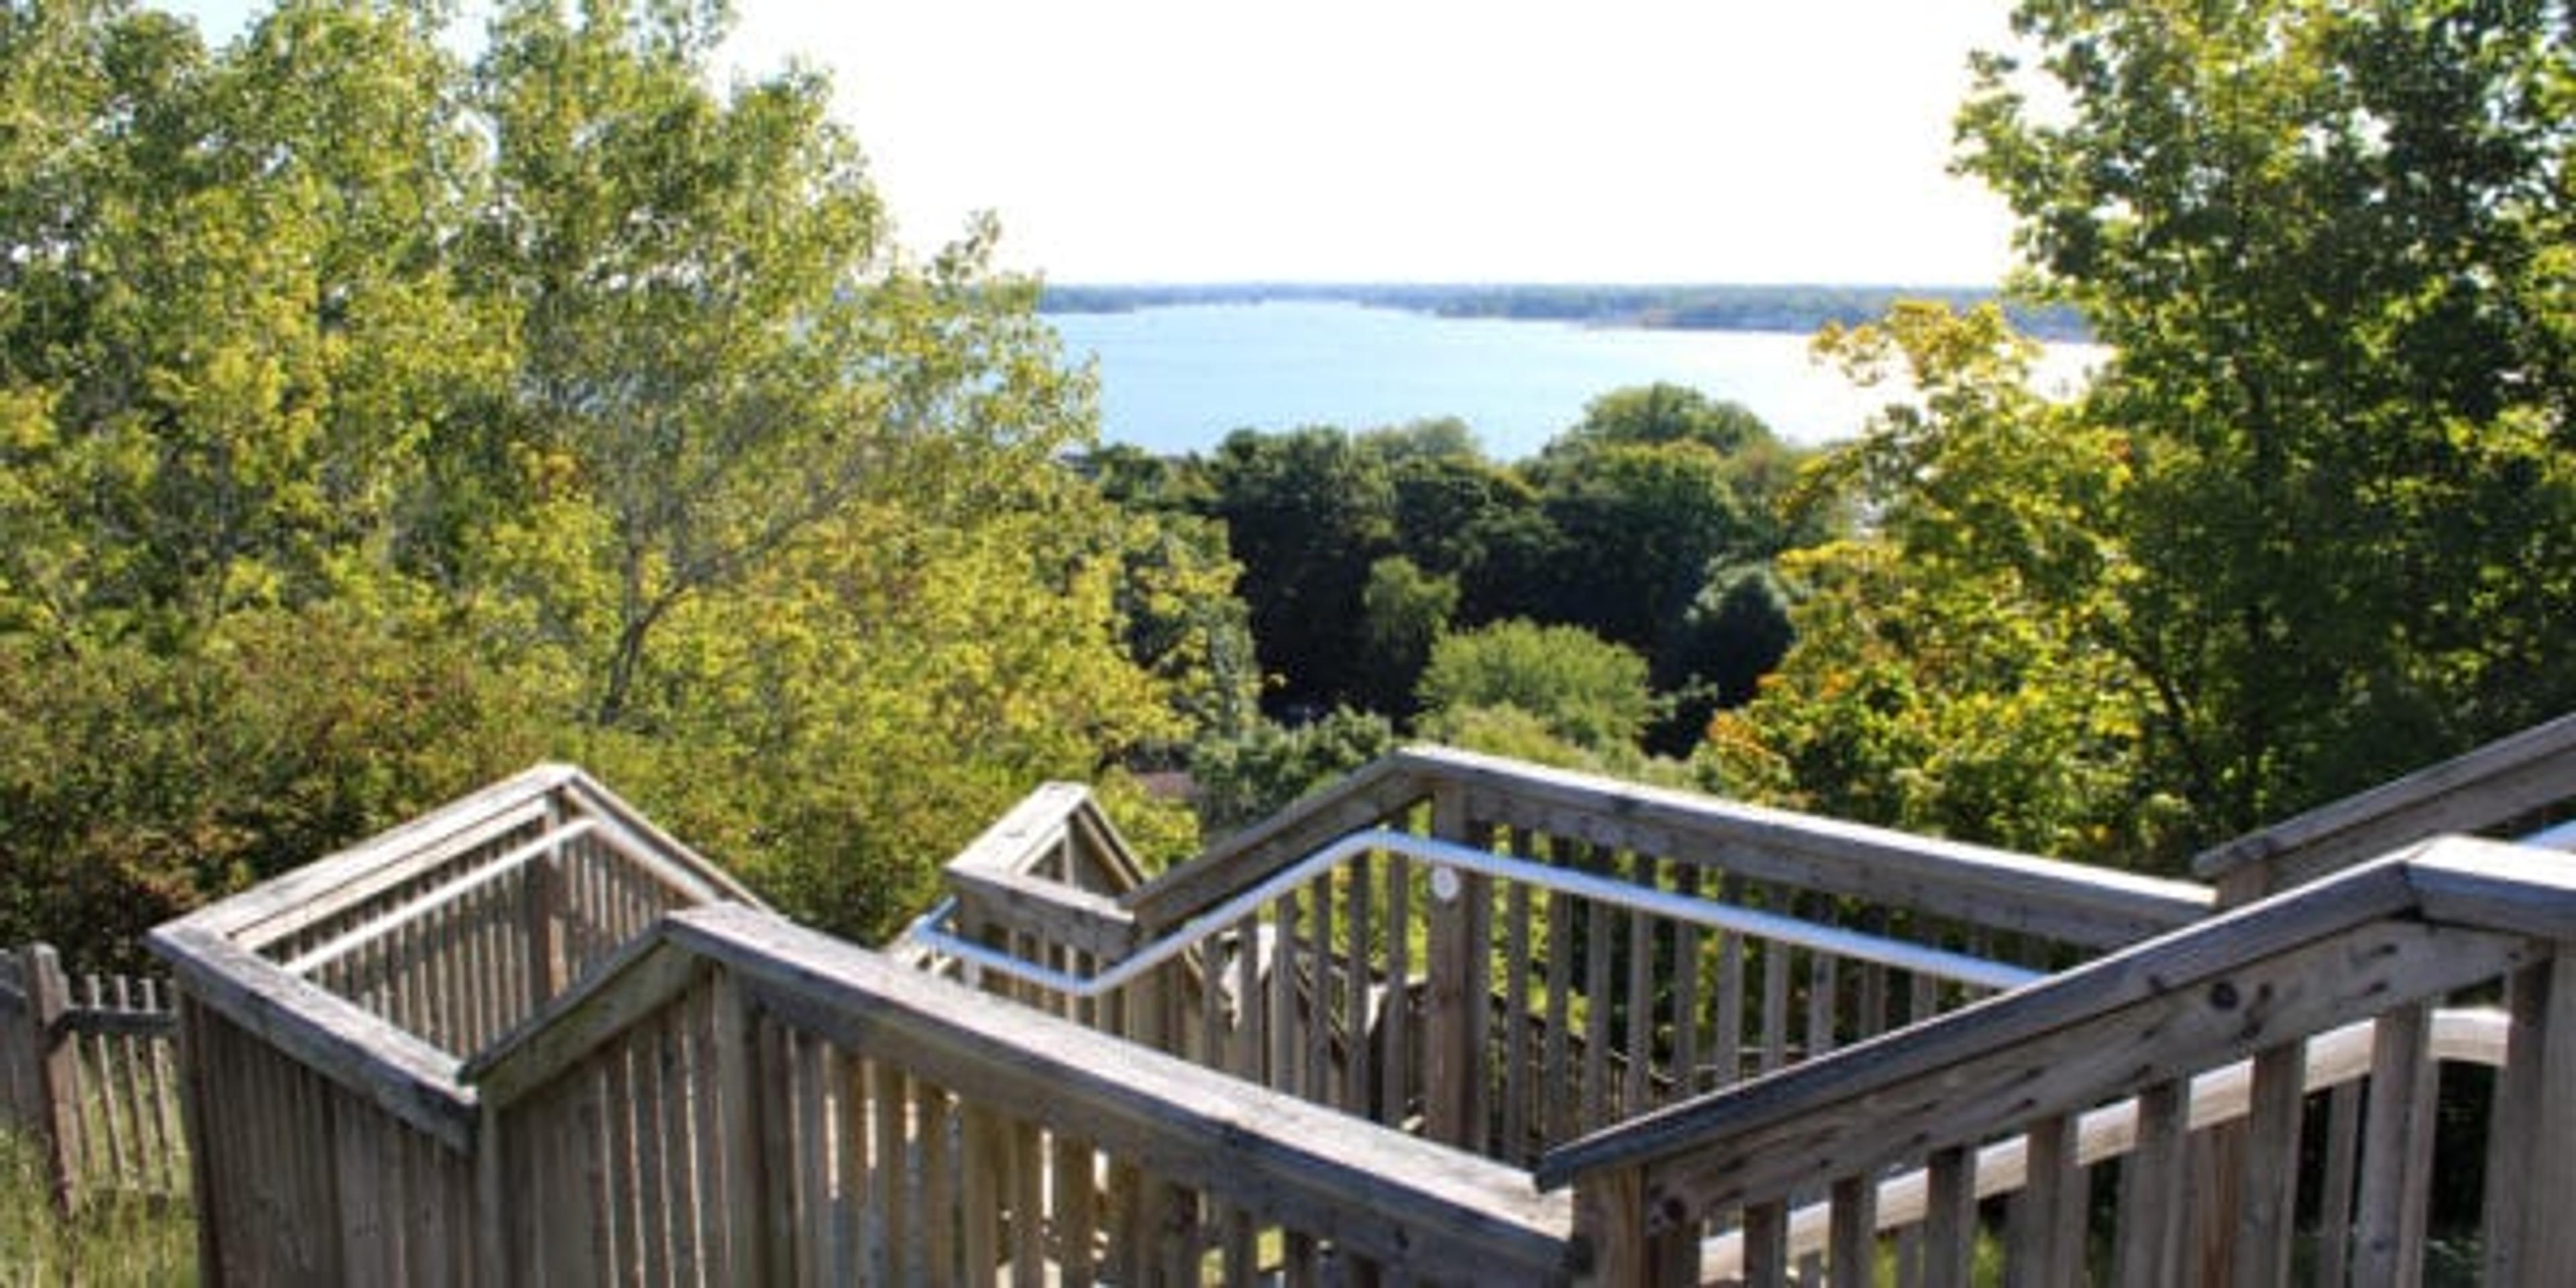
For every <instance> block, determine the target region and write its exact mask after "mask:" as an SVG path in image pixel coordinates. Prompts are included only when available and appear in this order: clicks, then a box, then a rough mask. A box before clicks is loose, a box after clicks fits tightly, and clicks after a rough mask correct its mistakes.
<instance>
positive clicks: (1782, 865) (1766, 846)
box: [1396, 748, 2214, 947]
mask: <svg viewBox="0 0 2576 1288" xmlns="http://www.w3.org/2000/svg"><path fill="white" fill-rule="evenodd" d="M1396 759H1399V760H1400V761H1401V762H1402V763H1404V764H1407V765H1410V766H1412V767H1413V768H1414V769H1415V770H1416V772H1418V773H1420V774H1421V775H1422V776H1423V777H1425V778H1427V779H1431V780H1433V781H1437V782H1443V783H1457V784H1460V785H1463V786H1465V787H1466V788H1467V789H1468V791H1469V808H1470V809H1471V810H1472V811H1473V812H1474V813H1476V814H1477V815H1478V816H1480V817H1486V818H1491V819H1492V820H1494V821H1495V822H1497V823H1502V824H1505V825H1509V826H1516V827H1517V826H1527V827H1532V828H1536V829H1539V830H1543V831H1547V832H1551V833H1554V834H1557V835H1562V836H1567V837H1571V838H1580V839H1583V840H1588V841H1591V842H1593V843H1596V844H1602V845H1607V846H1610V847H1612V848H1619V849H1636V850H1646V851H1650V852H1652V853H1655V854H1658V855H1661V856H1664V857H1666V858H1669V859H1677V860H1680V861H1683V862H1689V863H1695V864H1699V865H1702V866H1708V867H1715V868H1720V869H1724V870H1728V871H1736V872H1741V873H1743V874H1744V875H1746V876H1749V877H1752V878H1755V879H1758V880H1766V881H1780V882H1783V883H1785V884H1789V885H1793V886H1796V887H1799V888H1802V889H1812V890H1820V891H1825V892H1829V893H1833V894H1837V895H1849V896H1852V897H1855V898H1860V899H1864V900H1867V901H1870V902H1874V903H1882V904H1887V905H1891V906H1898V907H1916V908H1922V909H1925V910H1927V911H1934V912H1940V913H1943V914H1945V915H1949V916H1957V917H1962V918H1965V919H1968V920H1972V921H1979V922H1981V923H1984V924H1990V925H1994V926H1996V927H1997V928H1999V929H2013V930H2030V931H2036V932H2038V933H2041V934H2045V935H2048V936H2050V937H2052V938H2057V939H2063V940H2067V941H2070V942H2075V943H2082V944H2089V945H2093V946H2096V947H2109V946H2115V945H2120V944H2126V943H2130V942H2134V941H2135V940H2137V939H2139V938H2141V937H2143V936H2146V935H2150V934H2157V933H2161V932H2164V931H2168V930H2172V929H2174V928H2176V927H2179V926H2183V925H2187V924H2189V923H2191V922H2192V921H2194V920H2197V919H2198V918H2200V917H2202V916H2205V915H2207V913H2208V912H2209V910H2210V908H2211V906H2212V901H2213V898H2214V895H2213V893H2212V892H2211V891H2210V890H2209V889H2208V888H2206V887H2203V886H2198V885H2194V884H2192V883H2188V882H2175V881H2160V880H2156V879H2153V878H2146V877H2138V876H2133V875H2129V874H2125V873H2118V872H2112V871H2108V870H2105V869H2102V868H2099V867H2092V866H2087V865H2083V864H2074V863H2062V862H2057V861H2054V860H2048V859H2038V858H2032V857H2030V856H2027V855H2019V854H2012V853H2009V852H2006V851H2001V850H1994V849H1989V848H1985V847H1979V846H1972V845H1964V844H1959V843H1956V842H1950V841H1940V840H1934V839H1928V838H1924V837H1919V836H1914V835H1910V834H1908V833H1903V832H1897V831H1892V830H1889V829H1885V828H1875V827H1869V826H1865V825H1861V824H1854V823H1846V822H1841V821H1838V820H1833V819H1826V818H1821V817H1816V816H1812V815H1801V814H1794V813H1790V812H1787V811H1781V810H1770V809H1763V808H1759V807H1755V806H1749V805H1743V804H1739V803H1736V802H1731V801H1723V800H1718V799H1715V798H1711V797H1705V796H1698V795H1694V794H1691V793H1687V792H1678V791H1671V790H1668V789H1661V788H1652V787H1643V786H1639V785H1637V784H1634V783H1627V782H1622V781H1619V780H1616V779H1611V778H1604V777H1600V776H1597V775H1590V774H1582V773H1576V772H1572V771H1568V770H1558V769H1551V768H1546V767H1542V766H1537V765H1531V764H1526V763H1523V762H1518V761H1512V760H1506V759H1503V758H1500V757H1494V756H1484V755H1479V754H1476V753H1472V752H1463V751H1456V750H1450V749H1445V748H1437V749H1435V748H1408V749H1406V750H1405V751H1404V752H1401V753H1399V754H1398V757H1397V758H1396Z"/></svg>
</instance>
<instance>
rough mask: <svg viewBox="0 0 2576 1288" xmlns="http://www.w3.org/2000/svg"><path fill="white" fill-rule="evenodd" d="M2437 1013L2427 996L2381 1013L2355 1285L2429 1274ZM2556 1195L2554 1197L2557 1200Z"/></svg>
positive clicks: (2365, 1135) (2365, 1134) (2365, 1139)
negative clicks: (2426, 1244)
mask: <svg viewBox="0 0 2576 1288" xmlns="http://www.w3.org/2000/svg"><path fill="white" fill-rule="evenodd" d="M2432 1043H2433V1013H2432V1008H2431V1007H2430V1006H2429V1005H2427V1004H2425V1003H2422V1002H2413V1003H2409V1004H2407V1005H2404V1006H2400V1007H2397V1008H2395V1009H2394V1010H2391V1011H2389V1012H2388V1013H2387V1014H2385V1015H2382V1016H2380V1017H2379V1020H2378V1029H2377V1032H2376V1033H2375V1034H2374V1036H2373V1040H2372V1045H2371V1060H2370V1107H2369V1110H2368V1112H2367V1115H2366V1117H2365V1118H2364V1120H2363V1125H2362V1146H2361V1157H2362V1172H2361V1207H2360V1211H2359V1212H2358V1213H2357V1214H2356V1221H2355V1227H2354V1231H2353V1252H2352V1275H2353V1280H2354V1282H2356V1283H2415V1282H2418V1281H2420V1280H2421V1279H2422V1278H2423V1277H2424V1237H2425V1233H2426V1229H2425V1227H2426V1222H2427V1218H2428V1215H2429V1213H2428V1208H2429V1202H2430V1195H2431V1193H2432V1185H2433V1111H2434V1104H2433V1099H2434V1086H2433V1080H2434V1077H2435V1070H2434V1067H2433V1060H2432ZM2557 1197H2558V1196H2552V1201H2553V1202H2555V1201H2557Z"/></svg>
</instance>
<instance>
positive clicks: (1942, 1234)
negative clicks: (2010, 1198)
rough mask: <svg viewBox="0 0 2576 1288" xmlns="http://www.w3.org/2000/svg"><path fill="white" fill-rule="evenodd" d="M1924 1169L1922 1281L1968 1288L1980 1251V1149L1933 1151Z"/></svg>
mask: <svg viewBox="0 0 2576 1288" xmlns="http://www.w3.org/2000/svg"><path fill="white" fill-rule="evenodd" d="M1925 1171H1926V1172H1927V1174H1928V1175H1927V1177H1926V1186H1925V1188H1926V1194H1925V1198H1924V1213H1923V1218H1924V1219H1923V1283H1924V1285H1925V1288H1969V1284H1970V1283H1971V1282H1972V1279H1971V1273H1970V1272H1971V1271H1972V1269H1973V1268H1974V1265H1975V1259H1976V1250H1977V1161H1976V1153H1975V1151H1974V1150H1972V1149H1970V1148H1968V1147H1967V1146H1964V1145H1953V1146H1950V1147H1949V1148H1946V1149H1938V1150H1934V1151H1933V1152H1932V1158H1931V1161H1930V1163H1929V1164H1928V1166H1927V1167H1926V1168H1925Z"/></svg>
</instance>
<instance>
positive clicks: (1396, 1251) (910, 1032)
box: [462, 905, 1572, 1282]
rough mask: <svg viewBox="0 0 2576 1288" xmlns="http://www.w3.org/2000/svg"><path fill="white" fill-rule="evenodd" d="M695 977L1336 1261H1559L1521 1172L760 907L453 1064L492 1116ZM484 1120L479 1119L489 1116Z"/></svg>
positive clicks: (1554, 1227) (1564, 1214)
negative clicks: (712, 973) (1324, 1245)
mask: <svg viewBox="0 0 2576 1288" xmlns="http://www.w3.org/2000/svg"><path fill="white" fill-rule="evenodd" d="M708 969H716V970H721V971H724V972H726V973H727V974H728V975H729V976H730V977H731V978H732V979H733V980H735V981H736V982H737V983H738V984H739V986H740V987H742V988H743V989H744V991H745V994H746V996H747V997H748V998H749V1000H750V1001H751V1002H752V1004H754V1005H756V1006H758V1007H760V1008H761V1009H763V1010H767V1011H769V1012H771V1013H773V1014H776V1015H778V1016H780V1017H781V1018H783V1019H785V1020H786V1021H787V1022H789V1023H790V1024H793V1025H795V1026H796V1027H798V1028H801V1029H804V1030H806V1031H809V1032H812V1033H816V1034H819V1035H821V1036H823V1037H825V1038H826V1039H828V1040H830V1041H832V1042H833V1043H835V1044H837V1045H840V1046H841V1047H843V1048H844V1049H846V1050H849V1051H851V1052H853V1053H856V1054H860V1055H863V1056H865V1057H866V1058H868V1059H870V1060H874V1061H882V1062H885V1063H887V1064H889V1065H890V1066H892V1067H895V1068H900V1069H901V1070H903V1071H904V1073H905V1074H906V1075H908V1076H912V1077H917V1078H924V1079H928V1080H929V1081H931V1082H933V1083H935V1084H937V1085H939V1086H942V1087H945V1088H948V1089H950V1090H951V1091H954V1092H955V1093H957V1094H958V1095H960V1096H962V1097H965V1098H966V1099H968V1100H969V1101H971V1102H974V1103H979V1104H985V1105H992V1106H996V1107H998V1108H1000V1109H1002V1110H1003V1111H1004V1112H1007V1113H1009V1114H1012V1115H1013V1116H1016V1117H1024V1118H1027V1119H1029V1120H1031V1121H1034V1122H1036V1123H1037V1124H1039V1125H1040V1126H1043V1127H1046V1128H1048V1129H1050V1130H1054V1131H1060V1132H1065V1133H1070V1134H1072V1135H1076V1136H1079V1137H1081V1138H1082V1139H1084V1140H1086V1141H1089V1142H1092V1143H1093V1144H1094V1145H1096V1146H1098V1147H1099V1148H1100V1149H1101V1150H1103V1151H1104V1152H1106V1153H1109V1154H1111V1155H1113V1156H1118V1157H1125V1158H1134V1159H1144V1160H1151V1164H1152V1166H1153V1168H1154V1170H1155V1171H1156V1172H1157V1173H1158V1174H1160V1175H1162V1176H1164V1177H1166V1178H1168V1179H1170V1180H1172V1181H1175V1182H1177V1183H1180V1184H1183V1185H1187V1186H1191V1187H1193V1188H1198V1189H1202V1190H1204V1191H1206V1192H1208V1193H1210V1194H1212V1195H1215V1196H1218V1197H1219V1198H1221V1199H1223V1200H1224V1201H1226V1202H1228V1203H1230V1204H1233V1205H1235V1206H1237V1207H1240V1208H1242V1209H1244V1210H1246V1211H1248V1212H1251V1213H1253V1214H1255V1215H1256V1216H1258V1217H1260V1218H1262V1219H1265V1220H1278V1221H1281V1222H1283V1223H1285V1224H1287V1225H1289V1226H1291V1227H1293V1228H1297V1229H1303V1230H1312V1231H1329V1232H1331V1234H1332V1236H1333V1238H1334V1239H1335V1240H1336V1241H1337V1242H1338V1243H1339V1244H1340V1245H1341V1246H1342V1247H1343V1248H1344V1249H1346V1250H1347V1251H1348V1252H1349V1253H1351V1254H1354V1255H1358V1256H1362V1257H1366V1258H1370V1259H1372V1260H1377V1261H1381V1262H1383V1263H1385V1264H1387V1265H1389V1266H1412V1267H1417V1268H1431V1269H1436V1271H1437V1272H1438V1273H1439V1274H1440V1275H1441V1276H1443V1277H1449V1276H1453V1275H1454V1276H1461V1277H1464V1278H1468V1279H1473V1280H1479V1281H1503V1282H1546V1281H1551V1280H1556V1279H1561V1278H1563V1277H1564V1275H1565V1274H1566V1272H1567V1269H1568V1268H1567V1267H1566V1265H1565V1264H1564V1260H1565V1258H1566V1256H1567V1255H1568V1245H1567V1238H1568V1235H1569V1232H1570V1230H1571V1228H1572V1216H1571V1209H1570V1205H1569V1203H1568V1202H1567V1201H1566V1200H1565V1199H1564V1198H1563V1196H1547V1195H1540V1194H1537V1193H1534V1192H1533V1191H1532V1190H1531V1189H1530V1187H1529V1184H1528V1175H1527V1173H1525V1172H1522V1171H1519V1170H1517V1169H1514V1168H1509V1167H1505V1166H1503V1165H1501V1164H1497V1163H1492V1162H1488V1161H1486V1160H1484V1159H1480V1158H1477V1157H1475V1156H1473V1155H1469V1154H1464V1153H1460V1152H1458V1151H1454V1150H1450V1149H1446V1148H1443V1147H1441V1146H1438V1145H1434V1144H1430V1143H1428V1142H1425V1141H1421V1140H1418V1139H1415V1138H1412V1137H1409V1136H1405V1135H1403V1134H1401V1133H1398V1132H1394V1131H1391V1130H1388V1129H1385V1128H1380V1127H1377V1126H1375V1125H1374V1124H1369V1123H1366V1122H1360V1121H1356V1120H1353V1119H1351V1118H1349V1117H1347V1116H1345V1115H1342V1114H1340V1113H1337V1112H1335V1111H1333V1110H1330V1109H1327V1108H1324V1107H1322V1106H1318V1105H1313V1104H1309V1103H1307V1102H1305V1101H1302V1100H1298V1099H1296V1098H1294V1097H1292V1096H1288V1095H1285V1094H1282V1093H1278V1092H1273V1091H1269V1090H1266V1089H1263V1088H1259V1087H1253V1086H1249V1085H1246V1084H1244V1083H1241V1082H1239V1081H1236V1080H1234V1079H1231V1078H1228V1077H1225V1076H1223V1075H1220V1074H1216V1073H1212V1072H1209V1071H1207V1070H1204V1069H1201V1068H1199V1067H1197V1066H1195V1065H1192V1064H1190V1063H1188V1062H1186V1061H1183V1060H1179V1059H1176V1058H1173V1057H1169V1056H1165V1055H1162V1054H1160V1053H1158V1052H1154V1051H1150V1050H1142V1049H1139V1048H1138V1047H1136V1046H1134V1045H1132V1044H1129V1043H1126V1042H1123V1041H1121V1040H1119V1039H1117V1038H1114V1037H1110V1036H1107V1035H1104V1034H1100V1033H1096V1032H1093V1031H1092V1030H1089V1029H1086V1028H1083V1027H1082V1026H1080V1025H1077V1024H1074V1023H1072V1022H1070V1021H1066V1020H1061V1019H1058V1018H1056V1017H1053V1016H1050V1015H1046V1014H1043V1013H1039V1012H1034V1011H1030V1010H1026V1009H1023V1008H1016V1007H1000V1006H995V1005H993V1004H992V1000H991V999H990V998H989V997H986V996H984V995H983V994H980V993H977V992H975V991H974V990H971V989H969V988H966V987H965V986H963V985H959V984H956V983H953V982H951V981H948V980H945V979H941V978H938V977H935V976H930V975H925V974H922V973H920V972H918V971H913V970H909V969H906V968H904V967H903V966H901V965H899V964H897V963H895V962H893V961H890V960H888V959H887V958H885V957H884V956H882V955H880V954H878V953H875V952H872V951H870V950H868V949H865V948H861V947H858V946H856V945H853V944H850V943H847V942H845V941H842V940H839V939H835V938H833V937H831V936H829V935H825V934H823V933H821V932H819V931H815V930H811V929H808V928H805V927H802V926H798V925H796V924H795V923H793V922H789V921H786V920H785V919H783V918H780V917H777V916H775V915H774V914H770V913H767V912H764V911H761V910H757V909H751V908H746V907H742V906H739V905H709V906H704V907H699V908H692V909H688V910H685V911H681V912H676V913H673V914H671V915H670V916H668V917H667V918H665V919H664V921H663V922H662V923H661V924H660V926H659V927H658V928H657V929H656V930H655V931H654V933H653V935H652V937H651V942H650V943H649V944H642V945H638V946H637V947H635V948H634V949H633V950H631V951H630V952H629V953H627V954H626V955H624V956H622V957H621V958H620V960H619V961H618V963H617V964H616V965H614V966H612V967H611V968H609V969H606V970H603V971H601V972H599V973H598V974H596V975H594V976H593V977H591V979H590V980H589V981H588V982H587V983H586V984H585V985H583V986H582V987H580V988H578V989H576V990H575V991H574V992H573V993H572V994H568V995H567V996H565V997H563V998H560V999H558V1000H557V1001H556V1003H554V1004H553V1005H551V1006H549V1007H548V1008H547V1010H546V1011H545V1012H544V1013H543V1014H542V1015H541V1016H539V1017H538V1018H537V1019H536V1020H534V1021H532V1022H531V1023H529V1024H528V1025H525V1026H523V1027H522V1028H521V1029H519V1030H518V1031H517V1032H515V1033H513V1034H512V1035H511V1036H510V1037H508V1038H505V1039H504V1040H503V1041H502V1042H500V1043H498V1044H496V1045H495V1046H494V1047H493V1048H492V1049H491V1050H489V1051H487V1052H486V1053H484V1054H483V1055H481V1056H478V1057H477V1058H476V1059H475V1060H474V1061H473V1062H471V1063H470V1064H468V1065H467V1066H465V1068H464V1070H463V1074H462V1076H463V1078H464V1079H465V1080H466V1081H467V1082H468V1083H470V1084H472V1085H474V1086H475V1087H476V1088H477V1089H478V1090H479V1091H480V1092H481V1094H482V1095H483V1097H484V1104H485V1105H486V1106H487V1109H488V1111H490V1112H491V1113H497V1112H499V1111H501V1110H504V1109H506V1108H508V1107H509V1106H510V1105H511V1104H513V1103H516V1102H517V1101H518V1100H519V1099H520V1098H522V1097H524V1096H526V1095H527V1094H528V1093H529V1092H531V1091H532V1090H535V1089H537V1088H539V1087H542V1086H544V1085H546V1084H547V1083H548V1082H549V1080H550V1079H551V1078H552V1077H553V1076H554V1075H555V1074H557V1073H559V1072H561V1071H562V1070H564V1069H566V1068H569V1067H571V1066H572V1065H574V1064H576V1063H577V1062H579V1061H580V1060H581V1059H582V1058H583V1057H584V1056H585V1055H586V1054H587V1053H588V1052H590V1051H591V1050H593V1049H595V1048H596V1047H597V1046H598V1045H599V1044H600V1043H602V1042H604V1041H606V1040H608V1039H609V1038H611V1037H613V1036H615V1035H616V1034H618V1033H619V1032H621V1031H622V1030H623V1029H624V1028H625V1027H626V1026H627V1025H629V1024H630V1023H632V1022H634V1020H635V1019H636V1017H639V1016H642V1015H646V1014H649V1013H651V1012H652V1011H653V1010H654V1009H655V1008H657V1007H659V1006H661V1005H663V1004H665V1003H666V1002H668V1001H669V1000H670V999H671V998H673V997H676V996H677V995H678V994H679V993H680V992H682V991H683V990H685V989H686V988H687V987H688V986H689V985H690V983H691V981H692V980H693V979H695V978H697V977H699V976H700V975H702V974H703V972H704V971H706V970H708ZM487 1120H488V1114H487Z"/></svg>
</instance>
